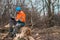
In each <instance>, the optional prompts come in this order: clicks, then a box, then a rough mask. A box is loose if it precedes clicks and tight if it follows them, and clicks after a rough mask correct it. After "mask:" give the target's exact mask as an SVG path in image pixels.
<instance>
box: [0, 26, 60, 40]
mask: <svg viewBox="0 0 60 40" xmlns="http://www.w3.org/2000/svg"><path fill="white" fill-rule="evenodd" d="M0 30H1V28H0ZM6 30H7V29H6ZM6 35H8V31H4V32H1V31H0V40H12V38H9V37H8V38H6V39H4V37H5V36H6ZM32 37H33V38H34V39H35V40H60V27H59V26H54V27H50V28H43V29H40V28H37V27H36V28H33V29H32Z"/></svg>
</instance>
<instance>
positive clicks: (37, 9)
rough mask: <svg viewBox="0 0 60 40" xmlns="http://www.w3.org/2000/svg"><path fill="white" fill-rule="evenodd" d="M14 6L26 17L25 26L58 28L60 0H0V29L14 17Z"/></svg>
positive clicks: (59, 22) (59, 23)
mask: <svg viewBox="0 0 60 40" xmlns="http://www.w3.org/2000/svg"><path fill="white" fill-rule="evenodd" d="M16 6H21V7H22V10H23V11H24V12H25V13H26V15H27V17H26V24H27V25H28V24H30V23H31V24H32V27H33V28H40V29H44V28H50V27H54V26H60V0H0V27H4V26H5V25H6V24H8V23H9V19H10V16H13V17H14V16H15V15H16V11H15V8H16ZM57 29H58V28H57ZM59 35H60V34H59ZM48 40H49V39H48ZM51 40H53V39H51ZM54 40H55V39H54ZM57 40H58V39H57ZM59 40H60V39H59Z"/></svg>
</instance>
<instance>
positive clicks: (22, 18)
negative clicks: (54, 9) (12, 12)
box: [12, 7, 26, 36]
mask: <svg viewBox="0 0 60 40" xmlns="http://www.w3.org/2000/svg"><path fill="white" fill-rule="evenodd" d="M16 11H17V14H16V17H15V20H16V26H15V28H14V29H13V32H12V36H15V35H16V33H17V31H18V29H20V28H21V27H23V26H24V25H25V22H26V14H25V13H24V12H23V11H22V10H21V7H16Z"/></svg>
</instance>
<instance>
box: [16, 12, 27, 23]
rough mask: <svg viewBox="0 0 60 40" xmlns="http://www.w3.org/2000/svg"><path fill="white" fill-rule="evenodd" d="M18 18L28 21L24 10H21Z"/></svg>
mask: <svg viewBox="0 0 60 40" xmlns="http://www.w3.org/2000/svg"><path fill="white" fill-rule="evenodd" d="M16 20H20V21H22V22H25V21H26V14H25V13H24V12H23V11H20V12H18V13H17V15H16Z"/></svg>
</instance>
